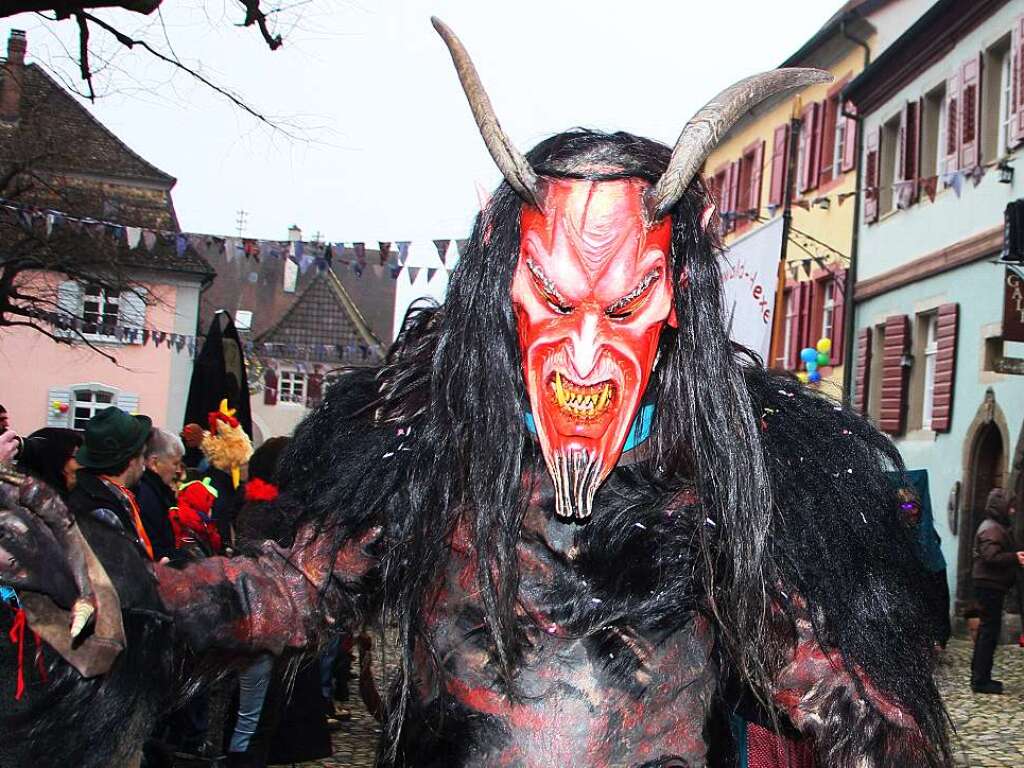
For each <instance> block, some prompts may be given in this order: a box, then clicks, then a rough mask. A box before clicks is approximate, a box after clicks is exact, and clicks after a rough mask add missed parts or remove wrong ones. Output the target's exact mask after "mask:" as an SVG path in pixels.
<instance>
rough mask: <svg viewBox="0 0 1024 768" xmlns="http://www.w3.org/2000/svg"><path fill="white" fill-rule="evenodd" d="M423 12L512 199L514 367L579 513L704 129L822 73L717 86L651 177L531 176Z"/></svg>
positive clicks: (617, 444)
mask: <svg viewBox="0 0 1024 768" xmlns="http://www.w3.org/2000/svg"><path fill="white" fill-rule="evenodd" d="M432 21H433V24H434V27H435V29H437V31H438V33H439V34H440V35H441V37H442V38H443V39H444V41H445V43H446V44H447V46H448V49H449V51H450V52H451V55H452V60H453V61H454V63H455V69H456V71H457V72H458V75H459V79H460V80H461V82H462V87H463V90H465V92H466V96H467V98H468V99H469V104H470V108H471V109H472V111H473V116H474V118H475V119H476V122H477V125H478V127H479V128H480V133H481V135H482V136H483V139H484V143H485V144H486V145H487V149H488V150H489V151H490V153H491V156H492V157H493V158H494V161H495V162H496V163H497V165H498V167H499V168H500V169H501V172H502V174H503V175H504V177H505V180H506V181H507V182H508V183H509V185H510V186H511V187H512V188H513V189H514V190H515V191H516V193H517V194H518V195H519V197H520V198H521V199H522V201H523V206H522V209H521V214H520V247H519V255H518V261H517V263H516V268H515V273H514V276H513V279H512V287H511V294H512V295H511V298H512V303H513V306H514V308H515V313H516V319H517V326H518V337H519V348H520V352H521V355H522V362H523V376H524V381H525V384H526V391H527V395H528V398H529V403H530V410H531V412H532V414H533V423H534V425H535V428H536V432H537V436H538V438H539V440H540V444H541V448H542V449H543V452H544V459H545V461H546V463H547V467H548V472H549V473H550V475H551V477H552V480H553V481H554V485H555V511H556V513H557V514H558V515H559V516H562V517H577V518H586V517H588V516H589V515H590V511H591V506H592V501H593V498H594V494H595V493H596V491H597V488H598V487H599V486H600V484H601V482H602V481H603V480H604V479H605V478H606V477H607V476H608V474H609V473H610V472H611V470H612V468H613V467H614V466H615V464H616V462H617V461H618V460H619V456H620V455H621V454H622V450H623V446H624V445H625V443H626V439H627V437H628V435H629V432H630V428H631V426H632V424H633V420H634V418H635V417H636V415H637V412H638V411H639V409H640V404H641V398H642V397H643V394H644V390H645V389H646V387H647V384H648V382H649V380H650V378H651V373H652V371H653V368H654V364H655V359H656V357H657V351H658V340H659V338H660V336H661V332H662V330H663V328H664V327H665V325H666V323H668V324H674V323H675V314H674V313H673V311H672V307H673V292H674V289H675V288H676V287H674V286H673V285H672V284H671V275H672V269H671V264H672V259H671V248H672V211H673V209H674V208H675V206H676V204H677V203H678V202H679V200H680V199H681V198H682V196H683V194H684V193H685V192H686V189H687V187H688V186H689V184H690V183H691V181H693V179H694V177H695V176H696V174H697V172H698V171H699V170H700V167H701V166H702V165H703V163H704V160H705V159H706V158H707V156H708V154H709V153H710V152H711V151H712V150H713V149H714V147H715V145H716V144H717V142H718V140H719V139H720V138H721V137H722V136H723V135H725V134H726V133H727V132H728V130H729V128H730V127H732V125H733V124H734V123H735V122H736V121H737V120H739V119H740V118H741V117H742V116H743V115H744V114H746V112H747V111H748V110H749V109H751V108H752V107H754V106H755V105H757V104H758V103H760V102H761V101H763V100H764V99H767V98H769V97H771V96H773V95H775V94H779V93H782V92H784V91H787V90H790V89H792V88H798V87H802V86H805V85H809V84H811V83H819V82H827V81H829V80H831V76H830V75H829V74H828V73H827V72H822V71H820V70H815V69H778V70H773V71H771V72H765V73H763V74H760V75H754V76H753V77H749V78H747V79H745V80H741V81H740V82H738V83H736V84H735V85H733V86H731V87H729V88H727V89H726V90H725V91H723V92H722V93H720V94H719V95H718V96H716V97H715V98H714V99H712V100H711V101H710V102H708V103H707V104H706V105H705V106H704V107H703V108H702V109H701V110H700V111H699V112H698V113H697V114H696V115H695V116H694V117H693V118H692V119H691V120H690V121H689V122H688V123H687V124H686V127H685V128H684V129H683V131H682V133H681V134H680V136H679V139H678V141H677V142H676V146H675V148H674V149H673V150H672V155H671V158H670V159H669V162H668V165H667V167H666V168H665V171H664V173H663V174H662V175H661V177H660V178H659V179H658V180H657V182H656V183H654V184H651V183H650V182H648V181H646V180H642V179H636V178H619V179H612V180H606V181H592V180H586V179H572V178H552V177H545V178H541V177H539V176H538V174H537V172H536V171H535V170H534V169H533V168H532V167H531V166H530V163H529V162H528V161H527V159H526V158H525V157H524V156H523V155H522V154H520V153H519V152H518V151H517V150H516V149H515V147H514V145H513V144H512V142H511V141H510V140H509V139H508V137H507V136H506V135H505V134H504V133H503V132H502V130H501V126H500V125H499V124H498V120H497V117H496V116H495V114H494V111H493V109H492V108H491V104H490V100H489V99H488V98H487V93H486V92H485V91H484V88H483V85H482V84H481V82H480V78H479V76H478V75H477V73H476V69H475V68H474V66H473V62H472V61H471V59H470V58H469V54H468V53H467V52H466V50H465V48H464V47H463V45H462V43H461V42H460V41H459V39H458V38H457V37H456V36H455V35H454V33H452V31H451V30H450V29H449V28H448V27H447V26H446V25H445V24H443V23H442V22H441V21H439V20H438V19H436V18H435V19H432ZM599 170H600V169H599ZM603 171H606V172H608V171H611V172H612V173H611V175H614V169H608V168H605V169H603ZM707 218H708V217H707V215H706V216H705V217H704V221H703V224H704V225H706V223H707Z"/></svg>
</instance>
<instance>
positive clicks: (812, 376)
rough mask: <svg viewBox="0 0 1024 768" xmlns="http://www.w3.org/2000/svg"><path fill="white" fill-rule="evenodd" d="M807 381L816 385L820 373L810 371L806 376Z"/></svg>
mask: <svg viewBox="0 0 1024 768" xmlns="http://www.w3.org/2000/svg"><path fill="white" fill-rule="evenodd" d="M807 380H808V381H810V382H811V383H812V384H817V383H818V382H819V381H821V372H820V371H811V372H810V373H808V374H807Z"/></svg>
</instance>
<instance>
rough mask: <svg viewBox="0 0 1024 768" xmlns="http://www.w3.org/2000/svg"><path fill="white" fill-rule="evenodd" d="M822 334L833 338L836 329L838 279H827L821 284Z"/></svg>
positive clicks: (827, 337) (824, 337)
mask: <svg viewBox="0 0 1024 768" xmlns="http://www.w3.org/2000/svg"><path fill="white" fill-rule="evenodd" d="M821 297H822V298H821V336H820V337H819V338H822V339H831V338H832V332H833V331H834V330H835V316H836V281H835V280H826V281H825V282H824V283H822V286H821Z"/></svg>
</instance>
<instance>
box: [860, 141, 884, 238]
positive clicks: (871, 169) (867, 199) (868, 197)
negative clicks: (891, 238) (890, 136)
mask: <svg viewBox="0 0 1024 768" xmlns="http://www.w3.org/2000/svg"><path fill="white" fill-rule="evenodd" d="M881 148H882V129H881V128H878V129H877V130H874V131H872V132H871V133H869V134H868V139H867V151H866V153H865V155H864V222H865V223H867V224H872V223H874V222H876V221H878V184H879V168H878V161H879V152H880V150H881Z"/></svg>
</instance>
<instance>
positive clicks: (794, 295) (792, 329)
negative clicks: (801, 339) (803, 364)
mask: <svg viewBox="0 0 1024 768" xmlns="http://www.w3.org/2000/svg"><path fill="white" fill-rule="evenodd" d="M799 288H800V286H799V285H793V284H790V286H789V287H788V288H786V289H785V296H784V299H783V304H782V306H783V307H784V311H785V312H786V316H785V318H784V319H783V322H784V323H785V324H786V328H785V329H784V333H788V334H789V355H788V356H787V357H786V360H785V365H786V368H788V369H790V370H796V367H797V365H799V364H800V344H799V343H797V333H798V332H799V329H800V314H799V311H797V312H796V313H795V314H794V315H793V316H792V317H790V314H789V306H788V305H789V302H790V301H792V302H793V306H794V309H796V310H799V308H800V303H799V302H800V291H799Z"/></svg>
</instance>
